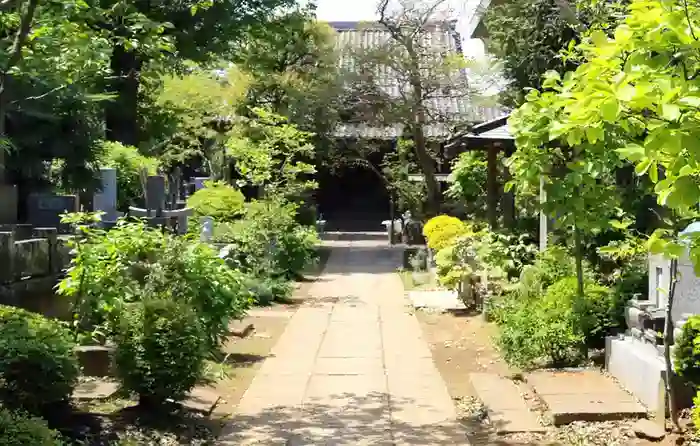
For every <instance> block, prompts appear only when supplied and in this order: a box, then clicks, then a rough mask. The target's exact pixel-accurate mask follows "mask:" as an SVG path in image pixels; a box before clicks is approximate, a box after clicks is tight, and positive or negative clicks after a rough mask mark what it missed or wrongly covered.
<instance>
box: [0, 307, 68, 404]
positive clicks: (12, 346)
mask: <svg viewBox="0 0 700 446" xmlns="http://www.w3.org/2000/svg"><path fill="white" fill-rule="evenodd" d="M74 348H75V343H74V342H73V338H72V336H71V332H70V330H69V329H68V328H67V327H65V326H64V325H63V324H61V323H60V322H58V321H55V320H51V319H47V318H45V317H43V316H41V315H39V314H36V313H31V312H29V311H25V310H22V309H19V308H14V307H8V306H4V305H3V306H0V399H1V400H2V401H3V403H4V404H5V405H6V406H7V407H10V408H19V409H24V410H26V411H28V412H30V413H34V414H40V413H42V411H44V410H46V409H47V408H49V406H51V405H53V404H57V403H62V402H65V401H68V399H69V398H70V396H71V394H72V393H73V389H74V388H75V385H76V383H77V380H78V373H79V366H78V359H77V357H76V354H75V351H74Z"/></svg>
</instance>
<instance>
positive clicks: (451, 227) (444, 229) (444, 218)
mask: <svg viewBox="0 0 700 446" xmlns="http://www.w3.org/2000/svg"><path fill="white" fill-rule="evenodd" d="M471 232H472V230H471V227H470V226H469V225H467V224H466V223H464V222H463V221H461V220H460V219H458V218H456V217H451V216H449V215H438V216H437V217H433V218H431V219H430V220H428V221H427V222H426V223H425V226H423V236H425V239H426V241H427V242H428V247H429V248H430V249H432V250H434V251H436V252H437V251H440V250H441V249H442V248H446V247H448V246H449V245H450V244H451V243H452V242H453V241H454V239H455V238H457V237H459V236H462V235H468V234H470V233H471Z"/></svg>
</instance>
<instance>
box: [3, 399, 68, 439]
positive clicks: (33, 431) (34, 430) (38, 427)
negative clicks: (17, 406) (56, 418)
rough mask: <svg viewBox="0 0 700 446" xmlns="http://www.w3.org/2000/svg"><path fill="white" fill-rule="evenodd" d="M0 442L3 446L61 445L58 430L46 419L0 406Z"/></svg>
mask: <svg viewBox="0 0 700 446" xmlns="http://www.w3.org/2000/svg"><path fill="white" fill-rule="evenodd" d="M0 444H1V445H3V446H30V445H31V446H61V445H63V444H64V443H63V442H62V441H61V440H60V437H59V435H58V432H56V431H55V430H52V429H49V426H48V425H47V424H46V421H44V420H42V419H41V418H35V417H32V416H30V415H28V414H25V413H22V412H17V411H11V410H9V409H6V408H4V407H0Z"/></svg>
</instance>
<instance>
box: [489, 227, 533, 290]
mask: <svg viewBox="0 0 700 446" xmlns="http://www.w3.org/2000/svg"><path fill="white" fill-rule="evenodd" d="M476 251H477V256H478V258H479V261H480V263H482V264H483V266H482V269H484V270H486V271H487V272H488V274H489V276H491V277H494V278H496V277H504V278H506V279H510V278H515V277H518V276H520V274H521V273H522V270H523V268H524V267H525V266H526V265H529V264H531V263H532V262H533V261H534V260H535V257H536V256H537V255H538V253H539V251H538V248H537V246H535V245H534V244H532V243H530V242H529V240H528V236H527V235H526V234H521V235H515V234H508V233H502V232H495V231H489V230H482V231H480V236H479V241H478V243H477V245H476Z"/></svg>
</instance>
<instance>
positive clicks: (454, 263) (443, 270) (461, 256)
mask: <svg viewBox="0 0 700 446" xmlns="http://www.w3.org/2000/svg"><path fill="white" fill-rule="evenodd" d="M473 243H474V239H473V238H472V237H469V236H461V237H457V238H456V239H453V241H452V243H451V244H450V245H448V246H445V247H444V248H442V249H440V250H439V251H438V252H437V254H435V264H436V266H437V276H438V281H439V282H440V284H441V285H442V286H444V287H446V288H448V289H451V290H456V289H457V288H458V287H459V285H460V284H461V283H462V282H463V281H464V280H466V279H468V278H469V277H470V276H471V275H473V274H474V273H475V272H476V268H477V266H476V253H475V252H474V249H473Z"/></svg>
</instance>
